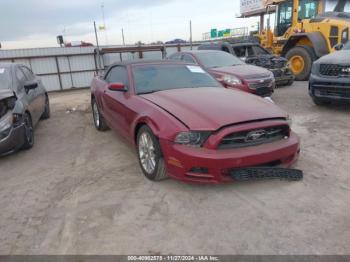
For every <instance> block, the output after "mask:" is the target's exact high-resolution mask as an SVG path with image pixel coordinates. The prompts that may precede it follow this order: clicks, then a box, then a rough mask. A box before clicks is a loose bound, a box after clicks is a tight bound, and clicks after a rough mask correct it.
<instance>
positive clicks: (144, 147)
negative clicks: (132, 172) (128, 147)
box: [137, 126, 168, 181]
mask: <svg viewBox="0 0 350 262" xmlns="http://www.w3.org/2000/svg"><path fill="white" fill-rule="evenodd" d="M137 151H138V158H139V163H140V166H141V169H142V172H143V174H144V175H145V176H146V177H147V178H148V179H149V180H152V181H160V180H164V179H166V178H168V176H167V172H166V168H165V163H164V159H163V155H162V151H161V148H160V144H159V142H158V139H157V138H156V137H155V135H154V134H153V132H152V130H151V129H150V128H149V127H148V126H143V127H141V129H140V130H139V132H138V134H137Z"/></svg>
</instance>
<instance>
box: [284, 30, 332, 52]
mask: <svg viewBox="0 0 350 262" xmlns="http://www.w3.org/2000/svg"><path fill="white" fill-rule="evenodd" d="M305 38H306V39H307V40H309V42H311V44H312V46H313V48H314V50H315V54H316V56H317V57H321V56H324V55H327V54H329V52H330V51H329V49H328V45H327V40H326V39H325V38H324V36H323V35H322V34H321V33H320V32H314V33H298V34H294V35H292V36H291V37H290V38H289V39H288V41H287V43H286V44H285V45H284V47H283V49H282V56H285V55H286V54H287V52H288V51H289V50H290V49H292V48H293V47H295V46H297V45H298V42H299V41H300V40H302V39H305Z"/></svg>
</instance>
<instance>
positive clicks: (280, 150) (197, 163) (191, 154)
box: [160, 132, 300, 183]
mask: <svg viewBox="0 0 350 262" xmlns="http://www.w3.org/2000/svg"><path fill="white" fill-rule="evenodd" d="M160 143H161V147H162V151H163V155H164V160H165V162H166V165H167V170H168V172H169V174H170V176H172V177H174V178H176V179H179V180H181V181H184V182H194V183H225V182H233V181H234V179H233V178H232V177H231V176H230V171H231V170H232V169H239V168H247V167H257V166H279V167H290V166H291V165H293V164H294V163H295V162H296V161H297V159H298V157H299V153H300V140H299V138H298V136H297V135H296V134H295V133H293V132H291V135H290V137H289V138H288V139H285V140H280V141H276V142H273V143H269V144H263V145H259V146H253V147H247V148H238V149H221V150H220V149H207V148H194V147H189V146H184V145H177V144H174V143H173V142H171V141H168V140H162V139H161V140H160ZM194 168H197V169H198V168H199V170H207V172H205V173H198V172H195V173H193V170H194Z"/></svg>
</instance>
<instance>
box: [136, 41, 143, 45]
mask: <svg viewBox="0 0 350 262" xmlns="http://www.w3.org/2000/svg"><path fill="white" fill-rule="evenodd" d="M135 45H145V43H143V42H142V41H137V42H136V43H135Z"/></svg>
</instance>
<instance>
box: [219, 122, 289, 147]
mask: <svg viewBox="0 0 350 262" xmlns="http://www.w3.org/2000/svg"><path fill="white" fill-rule="evenodd" d="M289 134H290V129H289V126H288V125H283V126H275V127H269V128H263V129H255V130H248V131H243V132H237V133H233V134H230V135H228V136H226V137H224V138H223V139H222V140H221V142H220V144H219V149H230V148H242V147H249V146H257V145H261V144H266V143H271V142H275V141H278V140H282V139H286V138H289Z"/></svg>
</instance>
